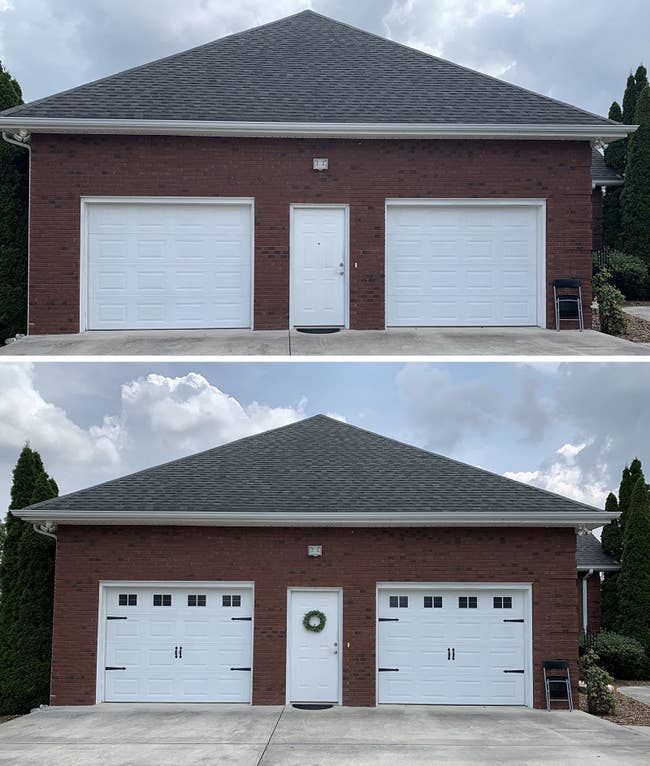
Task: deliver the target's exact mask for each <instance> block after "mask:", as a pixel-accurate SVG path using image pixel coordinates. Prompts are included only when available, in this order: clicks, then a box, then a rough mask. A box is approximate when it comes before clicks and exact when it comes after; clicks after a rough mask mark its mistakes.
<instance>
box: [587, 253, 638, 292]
mask: <svg viewBox="0 0 650 766" xmlns="http://www.w3.org/2000/svg"><path fill="white" fill-rule="evenodd" d="M593 259H594V273H597V272H598V271H599V270H600V264H601V263H606V264H607V266H606V268H607V270H608V271H609V272H610V274H611V275H612V284H613V285H614V287H618V289H619V290H620V291H621V292H622V293H623V295H624V296H625V298H626V299H627V300H628V301H643V300H647V299H648V298H650V281H649V273H648V265H647V263H645V261H644V260H643V259H642V258H639V257H638V256H636V255H630V254H629V253H624V252H622V251H621V250H608V251H607V253H600V252H599V253H594V254H593Z"/></svg>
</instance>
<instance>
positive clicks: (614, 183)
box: [591, 178, 625, 191]
mask: <svg viewBox="0 0 650 766" xmlns="http://www.w3.org/2000/svg"><path fill="white" fill-rule="evenodd" d="M624 183H625V179H624V178H620V179H616V180H611V179H609V180H608V181H604V180H599V179H597V178H594V179H592V181H591V190H592V191H593V190H594V189H595V188H596V187H597V186H623V184H624Z"/></svg>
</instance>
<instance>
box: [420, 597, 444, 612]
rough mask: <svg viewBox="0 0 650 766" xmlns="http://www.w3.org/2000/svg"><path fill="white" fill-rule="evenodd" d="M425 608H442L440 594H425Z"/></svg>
mask: <svg viewBox="0 0 650 766" xmlns="http://www.w3.org/2000/svg"><path fill="white" fill-rule="evenodd" d="M424 608H425V609H442V596H425V597H424Z"/></svg>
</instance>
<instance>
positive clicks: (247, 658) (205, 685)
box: [104, 585, 252, 702]
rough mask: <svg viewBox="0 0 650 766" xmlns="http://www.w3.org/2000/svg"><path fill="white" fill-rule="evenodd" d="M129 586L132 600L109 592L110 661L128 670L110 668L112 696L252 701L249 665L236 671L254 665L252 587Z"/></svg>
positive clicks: (109, 694)
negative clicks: (122, 599) (125, 602)
mask: <svg viewBox="0 0 650 766" xmlns="http://www.w3.org/2000/svg"><path fill="white" fill-rule="evenodd" d="M127 590H129V593H130V595H131V597H133V598H134V599H137V603H134V604H133V606H126V605H120V604H119V594H118V593H117V591H115V592H114V591H113V589H108V590H107V596H106V601H107V610H108V614H109V615H110V616H111V617H112V618H113V619H110V620H107V623H106V634H105V635H106V638H105V640H106V649H105V656H106V665H107V667H123V668H124V670H106V671H105V695H104V698H105V700H106V701H107V702H120V701H134V702H135V701H143V702H146V701H158V702H248V701H250V678H251V675H250V670H243V671H241V670H240V671H233V670H232V668H250V667H251V663H252V621H251V613H252V596H251V592H250V591H246V590H243V589H234V590H232V591H231V590H224V589H222V588H215V589H209V588H208V589H204V590H203V591H202V592H201V591H200V590H199V591H198V593H197V591H196V590H194V589H180V588H167V589H165V587H164V585H162V586H159V587H156V588H155V589H152V588H131V589H127ZM155 594H158V595H157V596H156V598H157V599H158V602H159V604H158V605H156V602H155V599H154V595H155ZM199 594H200V598H199ZM161 596H162V598H164V599H167V600H166V601H165V603H160V601H161V598H160V597H161ZM125 598H126V596H125ZM226 601H227V602H228V605H227V606H226V603H225V602H226ZM232 617H237V618H238V619H235V620H233V619H232ZM124 618H126V619H124Z"/></svg>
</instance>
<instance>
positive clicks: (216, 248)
mask: <svg viewBox="0 0 650 766" xmlns="http://www.w3.org/2000/svg"><path fill="white" fill-rule="evenodd" d="M86 210H87V211H88V212H87V222H86V226H87V249H88V319H87V327H88V329H91V330H118V329H119V330H140V329H175V328H188V329H193V328H210V327H214V328H239V327H243V328H246V327H250V326H251V246H252V207H251V205H250V204H227V203H225V202H220V203H216V202H215V203H208V204H203V203H202V204H199V203H195V204H189V203H182V204H181V203H176V202H174V203H167V204H163V203H155V204H153V203H137V202H125V203H111V204H108V203H107V204H101V203H91V204H87V205H86Z"/></svg>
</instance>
